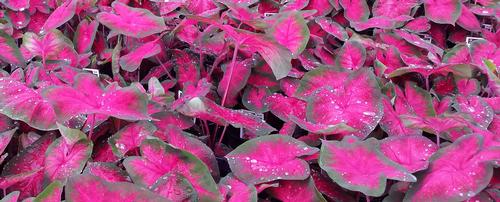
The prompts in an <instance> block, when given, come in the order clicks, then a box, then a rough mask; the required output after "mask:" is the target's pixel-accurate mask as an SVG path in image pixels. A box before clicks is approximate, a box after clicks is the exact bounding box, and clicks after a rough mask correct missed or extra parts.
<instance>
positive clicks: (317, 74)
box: [295, 67, 351, 100]
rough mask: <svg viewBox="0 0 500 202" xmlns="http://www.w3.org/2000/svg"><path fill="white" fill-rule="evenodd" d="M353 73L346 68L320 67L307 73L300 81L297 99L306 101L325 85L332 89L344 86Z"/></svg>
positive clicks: (296, 93)
mask: <svg viewBox="0 0 500 202" xmlns="http://www.w3.org/2000/svg"><path fill="white" fill-rule="evenodd" d="M350 73H351V72H350V71H349V70H347V69H344V68H329V67H319V68H316V69H314V70H311V71H309V72H307V73H306V74H305V75H304V76H303V77H302V79H301V80H300V85H299V87H298V89H297V91H296V92H295V97H297V98H300V99H302V100H306V99H307V98H308V97H310V96H311V95H312V94H313V93H314V92H315V91H317V90H319V89H320V88H322V87H323V86H324V85H326V86H330V87H332V88H338V87H340V86H342V84H343V83H344V81H345V80H346V79H347V77H348V76H349V74H350Z"/></svg>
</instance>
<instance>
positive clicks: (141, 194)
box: [65, 175, 169, 202]
mask: <svg viewBox="0 0 500 202" xmlns="http://www.w3.org/2000/svg"><path fill="white" fill-rule="evenodd" d="M65 196H66V197H65V198H66V200H67V201H72V202H92V201H107V200H110V199H112V200H116V201H136V202H162V201H169V200H167V199H165V198H163V197H161V196H159V195H157V194H154V193H153V192H151V191H148V190H145V189H143V188H140V187H138V186H136V185H134V184H132V183H128V182H115V183H111V182H107V181H105V180H103V179H101V178H99V177H95V176H92V175H76V176H74V177H71V178H70V179H69V180H68V183H67V184H66V188H65Z"/></svg>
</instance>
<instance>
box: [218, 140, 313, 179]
mask: <svg viewBox="0 0 500 202" xmlns="http://www.w3.org/2000/svg"><path fill="white" fill-rule="evenodd" d="M316 152H318V149H317V148H313V147H309V146H308V145H306V144H305V143H303V142H301V141H298V140H296V139H294V138H292V137H289V136H284V135H268V136H262V137H258V138H255V139H251V140H249V141H246V142H245V143H243V144H241V145H240V146H238V147H237V148H236V149H234V150H233V151H232V152H231V153H229V154H227V155H226V159H228V163H229V166H230V167H231V171H233V174H234V175H235V176H236V177H237V178H238V179H240V180H241V181H243V182H245V183H248V184H259V183H264V182H270V181H274V180H280V179H283V180H304V179H306V178H307V177H308V176H309V173H310V171H309V165H308V164H307V162H306V161H304V160H302V159H300V157H302V156H307V155H312V154H314V153H316Z"/></svg>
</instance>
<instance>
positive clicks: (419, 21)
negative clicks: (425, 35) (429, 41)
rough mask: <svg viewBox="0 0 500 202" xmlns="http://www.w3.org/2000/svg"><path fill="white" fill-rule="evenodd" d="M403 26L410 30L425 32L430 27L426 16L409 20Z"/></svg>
mask: <svg viewBox="0 0 500 202" xmlns="http://www.w3.org/2000/svg"><path fill="white" fill-rule="evenodd" d="M403 28H404V29H406V30H408V31H410V32H427V31H429V29H431V24H430V23H429V20H428V19H427V18H426V17H424V16H421V17H417V18H415V19H413V20H411V21H410V22H408V23H407V24H406V25H405V26H404V27H403Z"/></svg>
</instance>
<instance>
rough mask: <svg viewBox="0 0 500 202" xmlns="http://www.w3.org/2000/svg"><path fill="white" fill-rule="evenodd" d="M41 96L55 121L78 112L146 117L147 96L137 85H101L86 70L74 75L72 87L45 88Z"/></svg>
mask: <svg viewBox="0 0 500 202" xmlns="http://www.w3.org/2000/svg"><path fill="white" fill-rule="evenodd" d="M43 94H44V97H46V98H47V100H49V102H50V103H51V104H52V106H53V107H54V110H55V112H56V114H57V116H58V119H59V120H63V121H66V120H69V119H70V118H72V117H74V116H77V115H81V114H95V113H98V114H103V115H108V116H114V117H117V118H121V119H127V120H145V119H146V120H147V119H150V117H149V115H148V114H147V97H146V95H145V94H144V93H141V92H140V91H139V90H138V89H137V87H135V86H133V85H132V86H129V87H124V88H120V87H116V86H115V85H110V86H108V87H107V88H104V87H103V85H102V84H101V82H100V81H99V79H98V78H97V77H96V76H94V75H92V74H87V73H80V74H78V75H77V76H76V77H75V83H74V85H73V87H69V86H53V87H49V88H46V89H45V90H44V92H43Z"/></svg>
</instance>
